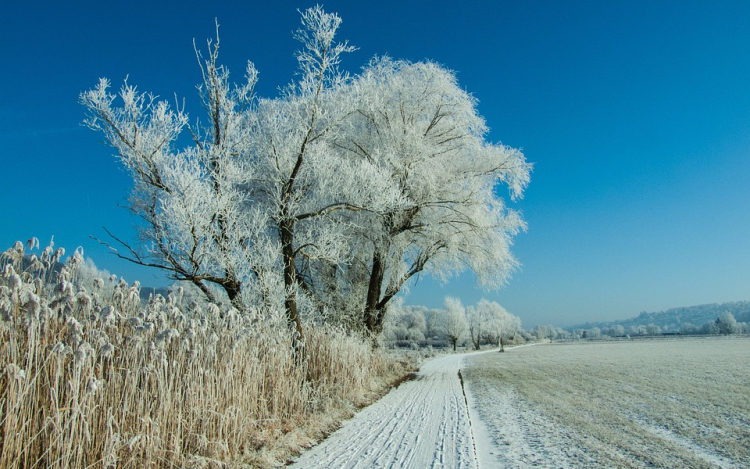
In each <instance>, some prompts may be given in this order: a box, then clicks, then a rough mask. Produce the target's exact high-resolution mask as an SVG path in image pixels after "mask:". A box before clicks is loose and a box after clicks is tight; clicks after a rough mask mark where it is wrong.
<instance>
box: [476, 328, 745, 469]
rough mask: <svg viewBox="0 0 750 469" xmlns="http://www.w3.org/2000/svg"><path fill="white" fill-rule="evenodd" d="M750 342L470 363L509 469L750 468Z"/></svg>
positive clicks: (534, 352)
mask: <svg viewBox="0 0 750 469" xmlns="http://www.w3.org/2000/svg"><path fill="white" fill-rule="evenodd" d="M749 359H750V339H748V338H710V339H679V340H659V341H656V340H651V341H648V340H643V341H622V342H600V343H569V344H545V345H537V346H533V347H524V348H519V349H516V350H513V351H510V352H508V353H505V354H494V353H493V354H484V355H477V356H475V357H472V358H467V360H466V361H465V365H466V367H465V371H464V378H465V380H466V381H467V382H468V386H469V388H470V390H471V392H472V394H474V397H475V399H476V401H477V407H478V410H479V413H480V416H481V417H482V419H483V420H484V421H485V422H486V423H487V424H488V427H489V430H490V435H491V437H492V438H493V439H494V443H495V445H496V448H495V449H494V452H495V457H496V460H497V461H498V462H502V463H503V464H504V465H505V466H506V467H633V468H642V467H669V468H673V467H691V468H708V467H726V468H729V467H737V468H740V467H750V367H748V360H749Z"/></svg>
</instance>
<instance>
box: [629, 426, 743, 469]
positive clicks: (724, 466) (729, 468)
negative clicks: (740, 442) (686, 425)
mask: <svg viewBox="0 0 750 469" xmlns="http://www.w3.org/2000/svg"><path fill="white" fill-rule="evenodd" d="M629 418H630V419H631V420H633V421H634V422H637V423H638V424H640V425H641V426H642V427H643V428H644V429H645V430H646V431H648V432H649V433H652V434H653V435H654V436H656V437H658V438H664V439H665V440H668V441H670V442H672V443H674V444H676V445H678V446H681V447H683V448H685V449H686V450H687V451H689V452H691V453H693V454H695V455H696V456H698V457H699V458H700V459H702V460H704V461H706V462H707V463H709V464H711V465H712V466H714V467H719V468H721V469H733V468H736V467H738V466H737V465H735V463H734V462H732V461H730V460H729V459H726V458H724V457H722V456H721V455H719V454H716V453H715V452H713V451H710V450H708V449H706V448H704V447H702V446H700V445H698V444H696V443H694V442H693V441H691V440H689V439H687V438H684V437H682V436H680V435H678V434H676V433H675V432H673V431H671V430H669V429H668V428H664V427H661V426H658V425H654V424H651V423H649V422H648V421H647V420H646V419H643V418H639V417H635V416H633V415H630V416H629Z"/></svg>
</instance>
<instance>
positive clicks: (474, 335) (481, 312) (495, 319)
mask: <svg viewBox="0 0 750 469" xmlns="http://www.w3.org/2000/svg"><path fill="white" fill-rule="evenodd" d="M467 316H468V318H469V334H470V336H471V340H472V343H473V344H474V348H475V349H476V350H479V346H480V344H481V343H482V342H489V343H492V342H494V343H497V345H498V346H499V347H500V351H501V352H502V351H505V341H506V340H509V339H512V338H513V337H515V334H516V331H518V329H519V328H520V327H521V320H520V319H519V318H518V316H514V315H512V314H510V313H509V312H508V311H506V310H505V308H503V307H502V306H500V305H499V304H498V303H497V302H494V301H489V300H486V299H482V300H480V301H479V303H477V306H476V307H475V308H470V309H469V310H467Z"/></svg>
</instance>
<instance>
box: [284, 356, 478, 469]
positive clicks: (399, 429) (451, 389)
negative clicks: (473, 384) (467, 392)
mask: <svg viewBox="0 0 750 469" xmlns="http://www.w3.org/2000/svg"><path fill="white" fill-rule="evenodd" d="M466 355H467V354H457V355H448V356H443V357H439V358H436V359H433V360H431V361H429V362H427V363H425V364H424V365H423V366H422V368H421V369H420V371H419V373H418V374H417V377H416V379H414V380H412V381H407V382H405V383H403V384H402V385H401V386H399V387H398V388H396V389H394V390H392V391H391V392H390V393H389V394H387V395H386V396H385V397H383V398H382V399H381V400H380V401H378V402H376V403H375V404H373V405H371V406H370V407H367V408H365V409H364V410H362V411H361V412H360V413H358V414H357V415H355V416H354V418H352V419H351V420H349V421H347V422H345V423H344V424H343V426H342V427H341V428H340V429H339V430H338V431H336V432H334V433H333V434H332V435H331V436H330V437H329V438H328V439H327V440H325V441H324V442H323V443H321V444H320V445H318V446H316V447H314V448H312V449H311V450H309V451H307V452H305V453H303V454H302V455H301V456H300V458H299V459H298V460H297V462H296V463H295V464H294V465H292V466H291V467H293V468H306V469H314V468H321V469H322V468H397V467H398V468H402V467H403V468H408V467H413V468H473V469H476V468H477V467H479V466H478V465H477V456H476V453H477V451H475V449H474V446H475V441H474V437H473V432H472V424H473V422H472V420H470V418H469V410H468V409H467V405H466V397H464V392H463V389H462V386H461V380H460V379H459V376H458V371H459V367H460V364H461V360H462V359H463V358H464V357H465V356H466ZM485 442H486V440H485V439H482V440H481V442H480V444H485ZM483 452H484V449H482V450H480V451H479V453H483Z"/></svg>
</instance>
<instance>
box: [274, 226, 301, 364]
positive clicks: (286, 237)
mask: <svg viewBox="0 0 750 469" xmlns="http://www.w3.org/2000/svg"><path fill="white" fill-rule="evenodd" d="M292 228H293V227H292V226H291V223H288V222H287V223H282V224H281V226H280V227H279V236H280V238H281V251H282V256H283V258H284V289H285V290H286V291H285V295H286V297H285V299H284V309H285V310H286V319H287V324H288V326H289V329H290V330H291V331H292V347H293V348H294V352H295V358H296V359H300V358H301V355H300V353H301V352H302V341H303V334H302V323H301V321H300V318H299V312H298V310H297V280H296V277H297V270H296V269H297V267H296V265H295V263H294V246H293V240H294V235H293V231H292Z"/></svg>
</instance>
